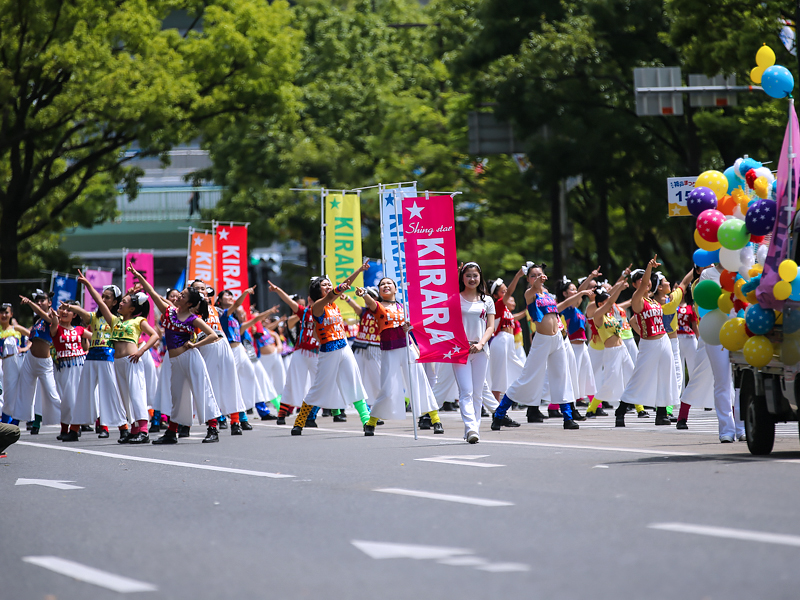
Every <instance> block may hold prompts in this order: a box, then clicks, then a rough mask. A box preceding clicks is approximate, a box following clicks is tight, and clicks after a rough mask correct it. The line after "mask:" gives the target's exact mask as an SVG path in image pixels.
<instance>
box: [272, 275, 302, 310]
mask: <svg viewBox="0 0 800 600" xmlns="http://www.w3.org/2000/svg"><path fill="white" fill-rule="evenodd" d="M267 285H268V286H269V287H267V289H268V290H269V291H270V292H275V293H276V294H278V297H279V298H280V299H281V300H283V301H284V303H285V304H286V305H287V306H288V307H289V309H290V310H291V311H292V313H293V314H294V313H296V312H297V309H298V308H300V305H299V304H297V302H295V301H294V300H292V299H291V297H290V296H289V294H287V293H286V292H284V291H283V290H282V289H281V288H279V287H278V286H277V285H275V284H274V283H272V282H271V281H269V280H267Z"/></svg>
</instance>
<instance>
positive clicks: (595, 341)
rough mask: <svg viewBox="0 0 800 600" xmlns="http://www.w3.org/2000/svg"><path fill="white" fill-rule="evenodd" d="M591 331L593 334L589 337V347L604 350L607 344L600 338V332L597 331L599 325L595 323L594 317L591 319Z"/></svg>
mask: <svg viewBox="0 0 800 600" xmlns="http://www.w3.org/2000/svg"><path fill="white" fill-rule="evenodd" d="M589 331H590V332H591V334H592V335H591V337H590V338H589V348H594V349H595V350H602V349H603V348H604V347H605V346H603V340H602V339H601V338H600V333H599V332H598V331H597V325H595V324H594V318H591V319H589Z"/></svg>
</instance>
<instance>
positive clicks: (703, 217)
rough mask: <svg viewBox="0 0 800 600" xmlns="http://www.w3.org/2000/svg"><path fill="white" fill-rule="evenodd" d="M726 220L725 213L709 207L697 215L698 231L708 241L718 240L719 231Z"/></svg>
mask: <svg viewBox="0 0 800 600" xmlns="http://www.w3.org/2000/svg"><path fill="white" fill-rule="evenodd" d="M724 222H725V215H723V214H722V213H721V212H719V211H718V210H714V209H713V208H709V209H708V210H704V211H703V212H701V213H700V214H699V215H698V216H697V233H699V234H700V237H701V238H703V239H704V240H705V241H707V242H716V241H718V240H717V231H719V228H720V225H722V224H723V223H724Z"/></svg>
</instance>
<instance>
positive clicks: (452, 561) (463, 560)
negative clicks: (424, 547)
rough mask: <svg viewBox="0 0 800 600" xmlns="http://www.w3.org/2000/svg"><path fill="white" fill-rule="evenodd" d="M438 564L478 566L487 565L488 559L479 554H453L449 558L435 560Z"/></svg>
mask: <svg viewBox="0 0 800 600" xmlns="http://www.w3.org/2000/svg"><path fill="white" fill-rule="evenodd" d="M436 562H437V563H439V564H440V565H448V566H451V567H479V566H483V565H488V564H489V561H488V560H486V559H485V558H481V557H480V556H453V557H451V558H443V559H442V560H437V561H436Z"/></svg>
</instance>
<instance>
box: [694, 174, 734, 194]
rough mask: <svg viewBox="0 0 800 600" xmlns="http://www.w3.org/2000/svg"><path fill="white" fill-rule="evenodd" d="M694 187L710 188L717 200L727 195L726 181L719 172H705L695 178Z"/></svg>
mask: <svg viewBox="0 0 800 600" xmlns="http://www.w3.org/2000/svg"><path fill="white" fill-rule="evenodd" d="M694 187H696V188H698V187H707V188H710V189H711V191H712V192H714V194H716V196H717V198H722V197H723V196H724V195H725V194H727V193H728V180H727V179H726V178H725V175H723V174H722V173H720V172H719V171H705V172H704V173H700V175H699V176H698V177H697V181H695V183H694Z"/></svg>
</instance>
